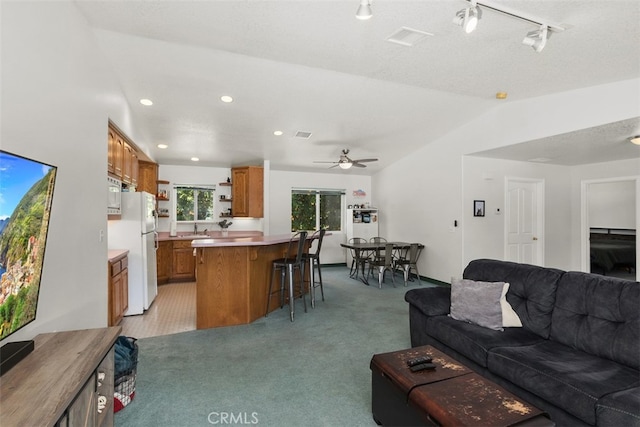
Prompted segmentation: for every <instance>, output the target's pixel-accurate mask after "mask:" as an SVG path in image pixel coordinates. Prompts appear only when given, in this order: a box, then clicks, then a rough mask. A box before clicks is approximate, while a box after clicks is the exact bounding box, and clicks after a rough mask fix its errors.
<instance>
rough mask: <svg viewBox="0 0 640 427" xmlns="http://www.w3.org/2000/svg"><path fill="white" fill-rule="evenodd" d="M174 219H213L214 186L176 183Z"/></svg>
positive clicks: (193, 220) (190, 220) (194, 220)
mask: <svg viewBox="0 0 640 427" xmlns="http://www.w3.org/2000/svg"><path fill="white" fill-rule="evenodd" d="M174 192H175V197H174V200H175V201H176V205H175V206H176V212H175V214H176V221H178V222H180V221H188V222H197V221H213V220H214V212H215V211H214V206H213V202H214V200H215V197H214V192H215V187H207V186H187V185H176V186H175V187H174Z"/></svg>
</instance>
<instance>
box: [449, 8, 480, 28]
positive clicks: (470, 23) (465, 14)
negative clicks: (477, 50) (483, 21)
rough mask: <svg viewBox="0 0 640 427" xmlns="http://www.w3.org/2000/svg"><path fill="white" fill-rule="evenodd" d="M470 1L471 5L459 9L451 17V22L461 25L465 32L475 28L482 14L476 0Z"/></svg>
mask: <svg viewBox="0 0 640 427" xmlns="http://www.w3.org/2000/svg"><path fill="white" fill-rule="evenodd" d="M470 3H471V7H467V8H466V9H461V10H459V11H458V13H456V16H455V17H454V18H453V23H454V24H456V25H459V26H461V27H462V28H463V29H464V31H465V33H467V34H469V33H470V32H472V31H473V30H475V29H476V27H477V26H478V21H479V20H480V17H481V15H482V11H481V10H480V9H478V6H477V4H476V1H475V0H472V1H470Z"/></svg>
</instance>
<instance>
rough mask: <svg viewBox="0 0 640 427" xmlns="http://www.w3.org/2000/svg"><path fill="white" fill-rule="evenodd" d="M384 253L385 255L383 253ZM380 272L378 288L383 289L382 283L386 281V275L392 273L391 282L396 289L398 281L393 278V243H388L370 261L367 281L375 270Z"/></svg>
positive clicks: (377, 250)
mask: <svg viewBox="0 0 640 427" xmlns="http://www.w3.org/2000/svg"><path fill="white" fill-rule="evenodd" d="M383 251H384V253H383ZM374 268H375V269H377V270H378V287H379V288H382V282H383V281H384V273H386V272H387V271H390V272H391V281H392V282H393V287H394V288H395V287H396V280H395V278H394V277H393V243H387V244H386V245H385V246H384V249H376V255H375V257H374V258H373V259H371V260H369V270H368V273H367V281H368V278H369V275H370V274H371V272H372V271H373V269H374Z"/></svg>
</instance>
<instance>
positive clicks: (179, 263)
mask: <svg viewBox="0 0 640 427" xmlns="http://www.w3.org/2000/svg"><path fill="white" fill-rule="evenodd" d="M156 264H157V272H158V284H163V283H168V282H191V281H194V280H196V262H195V258H194V256H193V248H192V247H191V240H164V241H160V242H158V251H157V252H156Z"/></svg>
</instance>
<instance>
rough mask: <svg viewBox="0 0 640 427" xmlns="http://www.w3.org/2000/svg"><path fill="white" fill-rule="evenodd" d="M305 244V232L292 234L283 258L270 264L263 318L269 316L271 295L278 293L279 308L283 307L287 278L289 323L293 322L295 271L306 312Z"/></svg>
mask: <svg viewBox="0 0 640 427" xmlns="http://www.w3.org/2000/svg"><path fill="white" fill-rule="evenodd" d="M306 243H307V232H306V231H300V232H298V233H296V234H294V235H293V236H292V237H291V239H290V240H289V245H288V246H287V251H286V252H285V254H284V258H279V259H275V260H273V262H272V264H271V280H270V281H269V294H268V295H267V311H266V313H265V315H264V316H265V317H267V316H268V315H269V303H270V301H271V296H272V295H273V294H275V293H278V292H280V308H282V307H284V292H285V287H284V284H285V282H286V279H287V276H288V278H289V289H288V293H289V314H290V316H291V321H292V322H293V317H294V314H295V293H294V281H295V279H294V275H295V272H296V271H297V272H298V274H299V278H300V281H299V283H300V293H301V296H302V303H303V304H304V312H305V313H306V312H307V300H306V298H305V296H304V276H303V272H304V260H303V258H302V255H303V254H304V249H305V245H306ZM278 270H280V290H279V291H275V292H274V291H273V279H274V277H275V275H276V272H277V271H278Z"/></svg>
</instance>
